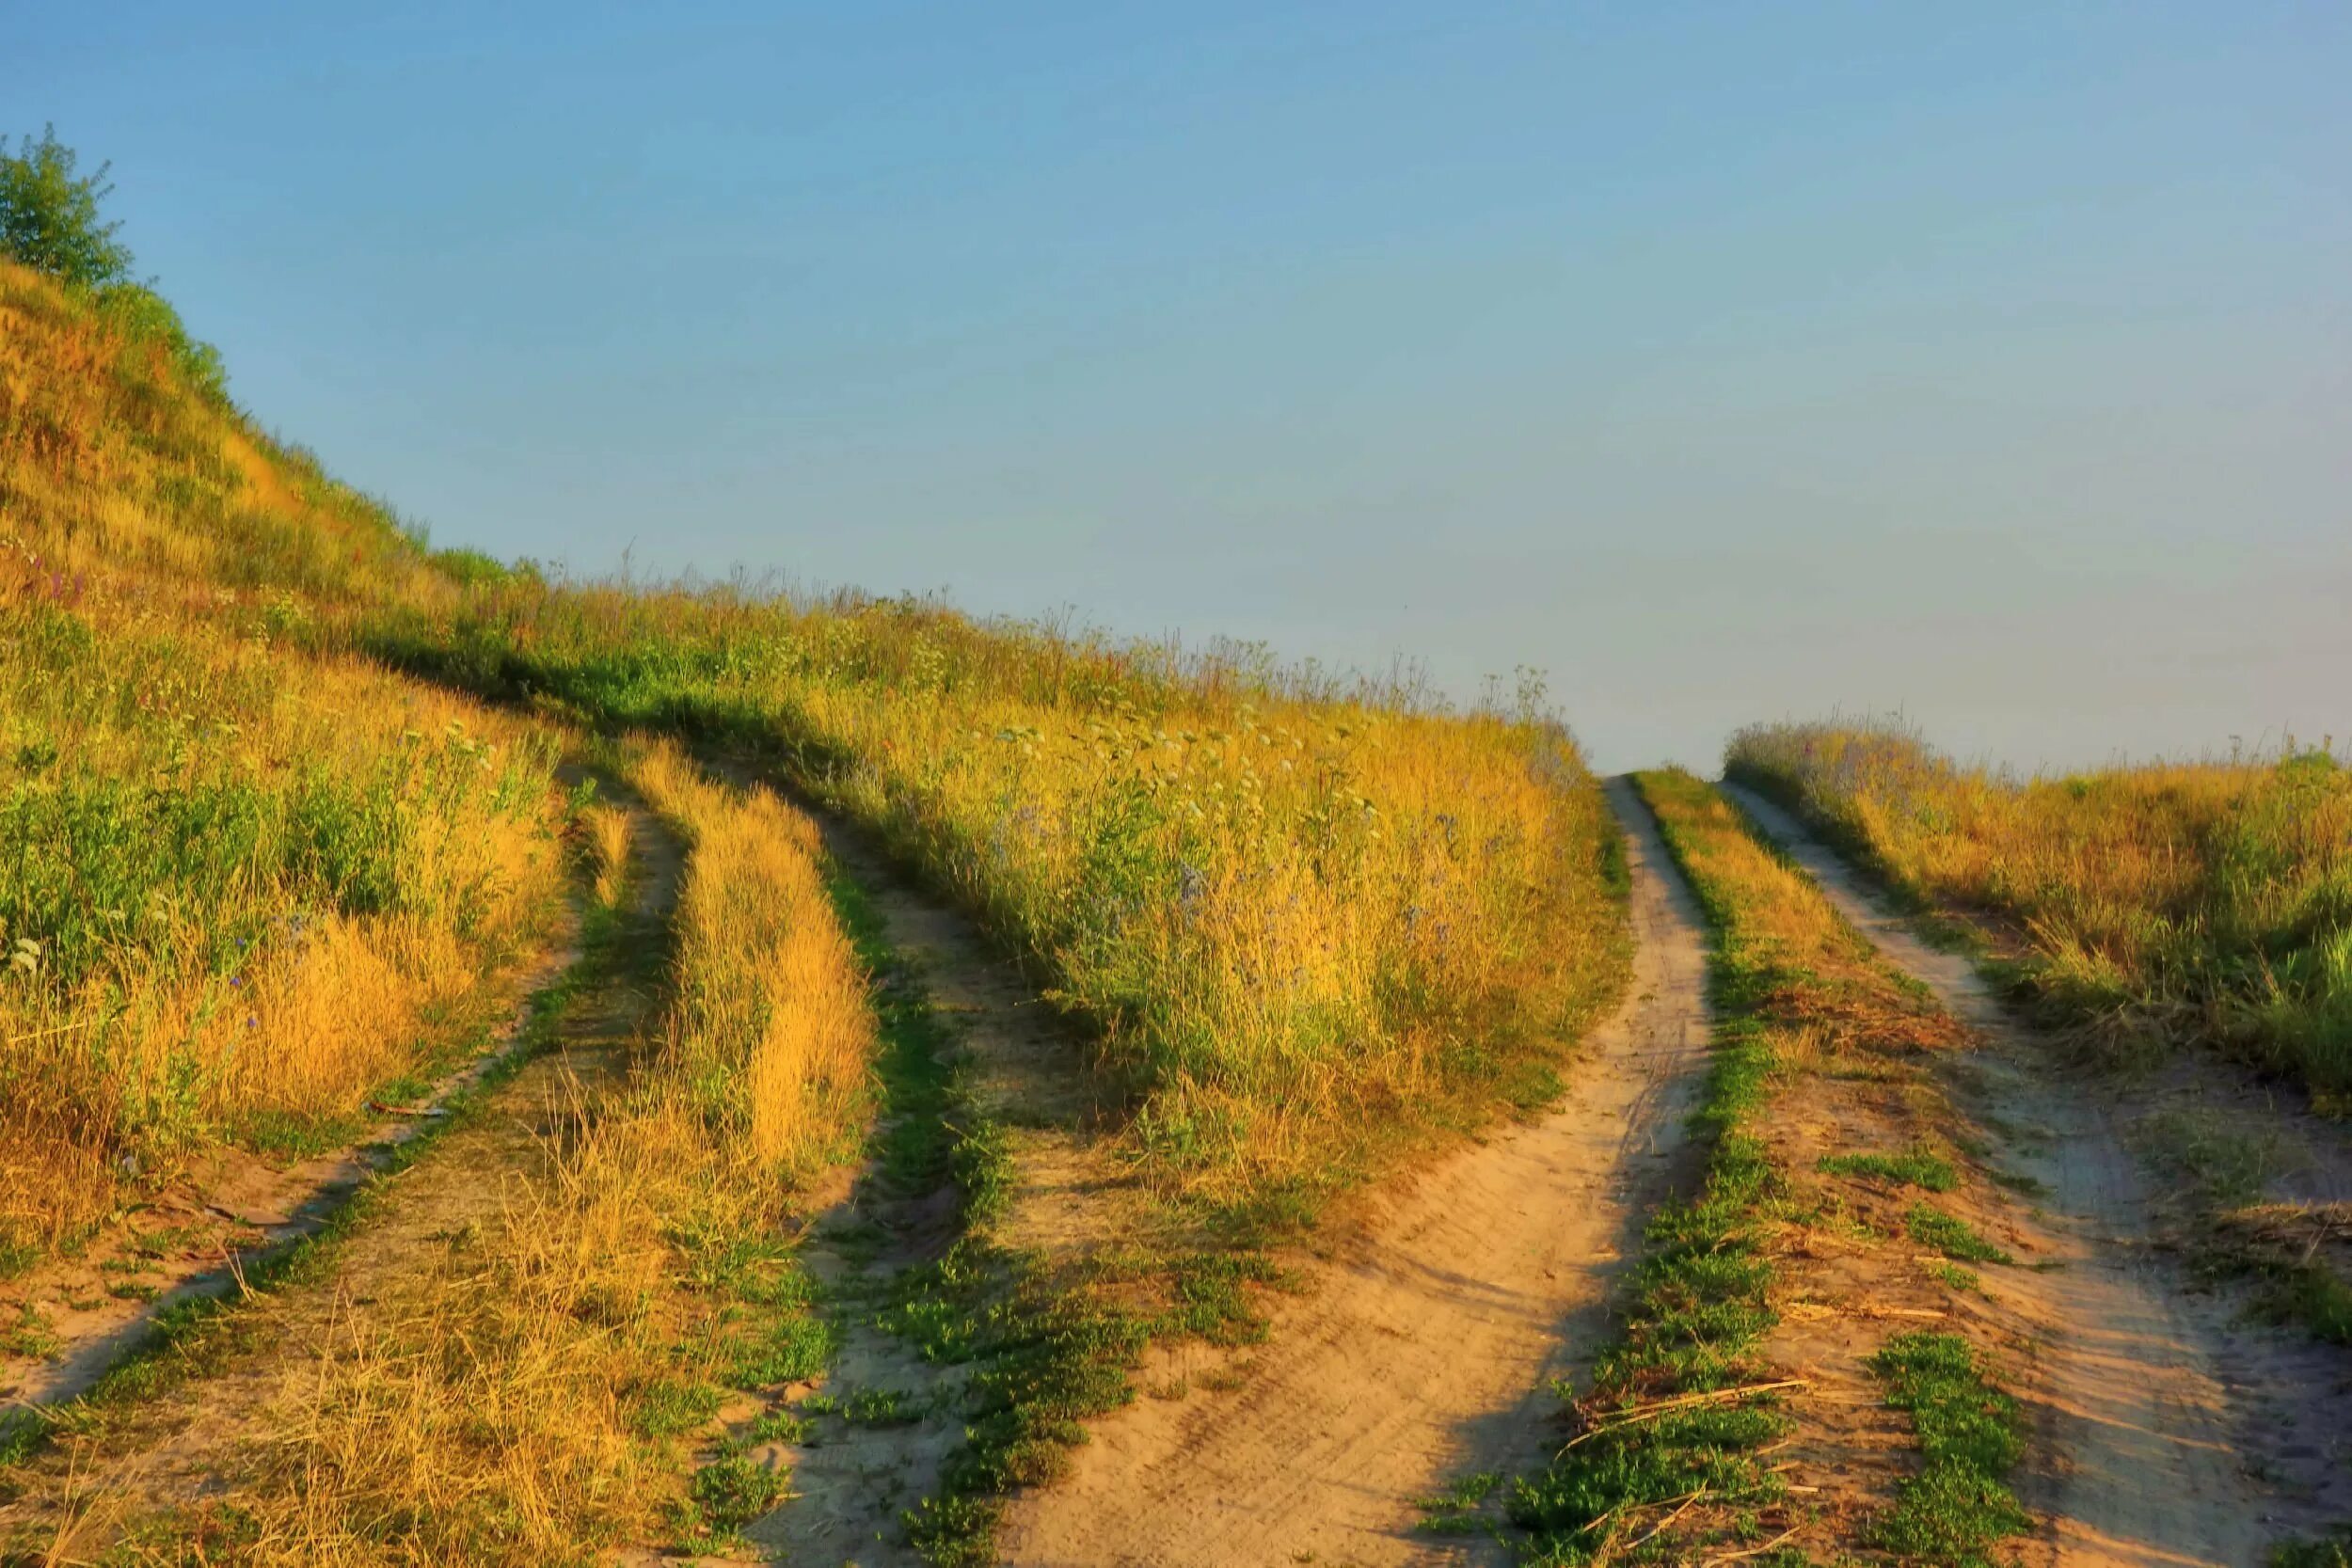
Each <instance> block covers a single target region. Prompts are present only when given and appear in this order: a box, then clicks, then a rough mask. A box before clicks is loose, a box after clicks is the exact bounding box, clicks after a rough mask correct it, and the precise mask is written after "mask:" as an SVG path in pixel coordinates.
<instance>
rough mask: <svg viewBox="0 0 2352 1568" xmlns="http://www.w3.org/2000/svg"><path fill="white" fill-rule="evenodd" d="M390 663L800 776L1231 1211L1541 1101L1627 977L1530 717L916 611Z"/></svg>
mask: <svg viewBox="0 0 2352 1568" xmlns="http://www.w3.org/2000/svg"><path fill="white" fill-rule="evenodd" d="M372 638H373V646H375V647H376V648H377V649H379V650H380V651H382V652H384V653H386V654H388V655H389V656H390V657H394V658H395V659H397V660H399V661H402V662H405V663H406V664H407V665H409V666H410V667H413V668H417V669H420V670H425V671H429V672H431V673H436V674H437V675H439V676H441V677H442V678H445V679H450V680H452V681H453V682H457V683H460V684H463V685H466V686H469V687H470V688H473V689H482V690H488V691H497V692H501V693H506V694H520V693H522V692H523V691H525V690H526V689H527V690H529V691H530V692H532V693H533V694H535V695H536V696H537V697H538V698H539V699H540V700H542V701H545V700H548V699H550V698H552V699H560V700H561V701H562V702H563V703H564V705H567V706H568V707H569V708H570V709H571V710H572V711H573V712H575V713H576V714H578V715H580V716H582V717H583V718H586V719H589V720H593V721H597V722H605V723H611V722H621V723H630V724H644V725H653V726H662V727H667V728H673V729H676V730H679V731H682V732H683V733H685V734H687V735H689V736H692V737H694V738H696V739H698V740H702V741H706V742H717V743H722V744H732V745H737V746H741V747H745V748H748V749H754V750H756V751H759V752H763V753H765V754H767V755H769V756H771V757H774V758H777V759H780V760H781V761H783V762H784V763H785V764H786V766H787V768H788V770H789V771H790V773H791V775H792V776H793V777H794V778H795V779H796V781H797V782H798V783H799V784H801V785H803V787H805V788H808V789H809V790H811V791H812V792H814V793H816V794H817V795H818V796H820V797H821V798H823V799H824V800H828V801H829V802H831V803H833V804H834V805H835V806H837V807H839V808H841V809H843V810H844V811H846V812H848V813H849V814H850V815H851V816H855V817H856V818H857V819H859V820H860V821H862V822H864V823H865V824H866V825H867V826H868V827H870V828H872V829H874V830H875V831H877V832H880V833H881V834H882V835H883V836H884V837H885V838H886V839H887V840H888V841H889V843H890V844H891V846H892V847H894V848H895V849H896V851H897V852H898V853H899V854H900V855H901V856H902V857H904V858H906V859H908V860H911V861H913V862H914V863H916V864H918V865H920V866H921V867H923V868H924V869H925V870H926V871H927V872H928V873H929V875H930V877H931V878H932V879H934V880H935V881H936V882H937V883H938V884H939V885H940V886H941V887H942V888H943V889H944V890H945V891H946V892H947V893H949V894H950V895H952V896H954V897H956V898H957V899H958V900H960V901H961V902H962V903H964V904H966V905H967V906H969V907H970V908H972V909H974V910H975V911H977V912H978V913H979V914H980V915H981V916H982V917H983V918H984V919H985V920H986V921H987V922H988V923H989V924H990V925H991V926H992V927H993V928H994V929H995V930H996V931H997V932H998V933H999V934H1000V935H1001V936H1003V937H1005V938H1007V939H1009V941H1011V942H1013V943H1014V944H1015V945H1016V946H1017V947H1018V948H1019V949H1020V950H1022V951H1023V952H1025V954H1027V955H1028V956H1029V957H1030V958H1032V959H1034V960H1035V962H1036V964H1037V967H1038V970H1039V972H1040V974H1041V976H1042V977H1043V978H1044V980H1045V981H1046V984H1047V987H1048V989H1049V991H1050V994H1051V995H1052V996H1053V997H1054V998H1055V999H1056V1000H1057V1001H1058V1002H1059V1003H1060V1004H1061V1005H1063V1006H1066V1007H1069V1008H1071V1009H1073V1010H1074V1011H1076V1012H1078V1013H1080V1014H1082V1015H1084V1016H1085V1017H1086V1018H1087V1019H1088V1020H1089V1022H1091V1023H1092V1024H1093V1025H1095V1027H1096V1028H1097V1029H1098V1030H1099V1032H1100V1035H1101V1037H1102V1040H1103V1049H1102V1060H1103V1062H1104V1067H1105V1069H1107V1070H1108V1071H1109V1072H1111V1073H1112V1074H1114V1075H1115V1076H1116V1077H1118V1078H1120V1080H1122V1081H1123V1082H1124V1083H1125V1084H1126V1085H1127V1086H1128V1087H1129V1088H1130V1089H1131V1090H1132V1091H1133V1093H1134V1095H1135V1097H1136V1119H1135V1123H1134V1136H1135V1139H1136V1143H1137V1144H1138V1146H1139V1147H1140V1148H1141V1149H1142V1150H1143V1151H1144V1153H1145V1154H1146V1155H1147V1157H1148V1159H1149V1162H1150V1164H1151V1165H1152V1168H1153V1169H1155V1170H1158V1171H1159V1172H1161V1173H1162V1174H1163V1175H1164V1176H1167V1177H1169V1178H1170V1179H1171V1180H1175V1181H1176V1182H1177V1183H1178V1184H1180V1185H1181V1186H1182V1187H1183V1188H1184V1190H1185V1191H1186V1192H1188V1193H1190V1194H1192V1195H1193V1196H1198V1197H1201V1198H1204V1199H1207V1200H1209V1201H1211V1202H1215V1203H1223V1204H1229V1205H1234V1206H1238V1207H1248V1206H1252V1205H1257V1206H1271V1207H1273V1208H1275V1209H1284V1208H1286V1207H1288V1206H1292V1205H1295V1204H1299V1203H1303V1202H1311V1200H1312V1197H1313V1196H1314V1194H1316V1193H1317V1192H1320V1191H1322V1190H1326V1189H1327V1187H1328V1186H1329V1185H1331V1184H1333V1183H1335V1182H1339V1181H1343V1180H1347V1179H1349V1178H1350V1177H1351V1176H1354V1175H1357V1174H1360V1173H1361V1172H1362V1171H1364V1170H1366V1169H1369V1168H1371V1167H1372V1166H1373V1165H1375V1164H1377V1163H1378V1162H1379V1161H1380V1160H1381V1159H1382V1158H1383V1157H1384V1156H1385V1155H1387V1154H1388V1153H1389V1152H1391V1151H1392V1150H1393V1149H1394V1148H1396V1147H1398V1146H1399V1145H1401V1144H1407V1143H1410V1142H1412V1141H1413V1140H1414V1139H1415V1138H1416V1137H1420V1136H1423V1135H1425V1134H1426V1132H1428V1130H1429V1128H1430V1127H1431V1126H1432V1124H1436V1123H1445V1122H1462V1121H1474V1120H1477V1119H1480V1118H1482V1117H1484V1116H1486V1115H1487V1114H1489V1108H1490V1107H1491V1106H1492V1105H1493V1104H1494V1102H1495V1101H1497V1100H1503V1101H1513V1102H1517V1103H1520V1104H1529V1103H1534V1102H1535V1101H1540V1100H1542V1099H1544V1098H1545V1097H1546V1096H1547V1095H1548V1093H1549V1091H1550V1089H1551V1088H1552V1086H1553V1085H1554V1082H1555V1080H1554V1079H1553V1078H1552V1076H1551V1068H1552V1065H1553V1064H1554V1063H1556V1062H1557V1061H1558V1060H1559V1059H1560V1056H1561V1053H1562V1051H1563V1048H1564V1046H1565V1042H1566V1041H1567V1040H1568V1039H1569V1038H1571V1037H1573V1035H1574V1033H1575V1032H1576V1031H1577V1029H1578V1028H1579V1027H1580V1026H1581V1024H1582V1023H1583V1022H1586V1021H1587V1020H1589V1019H1590V1018H1591V1017H1592V1016H1593V1015H1594V1014H1595V1012H1596V1011H1597V1009H1598V1007H1599V1006H1602V1005H1603V1004H1604V1003H1605V1001H1606V999H1607V998H1608V997H1609V996H1610V995H1611V994H1612V993H1613V990H1614V989H1615V987H1616V986H1617V984H1618V983H1619V980H1620V978H1621V975H1622V973H1623V965H1624V949H1623V927H1622V914H1621V908H1620V902H1619V899H1618V896H1617V895H1616V892H1615V889H1614V885H1613V868H1614V865H1615V860H1614V855H1615V843H1614V837H1613V829H1612V828H1611V827H1610V825H1609V822H1608V819H1607V816H1606V811H1605V808H1604V807H1603V805H1602V803H1601V800H1600V797H1599V793H1598V791H1597V788H1596V787H1595V785H1594V783H1593V781H1592V779H1591V778H1590V776H1589V775H1588V774H1587V772H1586V771H1585V769H1584V767H1583V765H1582V762H1581V758H1580V757H1579V755H1578V753H1577V752H1576V749H1575V747H1574V745H1573V743H1572V742H1571V741H1570V739H1569V737H1568V736H1567V735H1566V734H1565V732H1564V731H1563V730H1561V729H1560V728H1559V727H1558V726H1556V725H1554V724H1551V723H1549V722H1548V721H1544V720H1542V719H1540V718H1539V717H1536V715H1535V714H1534V711H1533V709H1532V708H1531V709H1530V710H1529V711H1528V712H1526V713H1524V714H1513V715H1506V714H1503V713H1500V712H1492V711H1479V712H1472V713H1462V714H1457V713H1450V712H1441V711H1437V710H1435V709H1434V708H1432V707H1431V706H1429V705H1427V704H1425V703H1422V702H1420V701H1419V700H1418V699H1416V698H1415V696H1414V695H1413V694H1412V693H1411V692H1409V691H1405V690H1397V689H1359V688H1358V687H1354V686H1343V685H1341V684H1339V683H1333V682H1327V681H1323V680H1320V679H1319V678H1317V677H1315V676H1313V675H1312V674H1311V673H1307V674H1303V675H1302V674H1299V673H1284V672H1281V671H1279V670H1276V669H1274V668H1272V667H1271V666H1270V665H1268V664H1266V663H1265V662H1264V661H1263V658H1262V657H1256V656H1250V657H1241V656H1234V655H1230V654H1229V655H1225V656H1216V657H1179V656H1178V655H1177V654H1176V653H1174V652H1173V651H1172V650H1169V649H1165V648H1159V647H1148V646H1147V647H1137V646H1130V645H1125V644H1115V643H1111V642H1108V641H1103V640H1100V639H1094V638H1088V637H1078V636H1072V635H1067V634H1064V633H1062V632H1059V631H1057V630H1055V629H1053V628H1047V627H1041V626H1025V625H1009V624H993V625H981V624H978V623H975V622H973V621H971V620H969V619H967V618H966V617H964V616H961V615H960V614H957V613H955V612H953V611H951V610H945V609H941V608H939V607H936V606H929V605H921V604H912V603H905V602H898V603H869V602H865V601H859V600H854V599H843V600H836V601H832V602H827V603H823V604H808V605H801V604H795V603H791V602H788V601H785V600H781V599H762V598H755V597H751V596H747V595H743V594H734V593H723V592H712V593H703V594H688V593H683V592H667V591H664V592H645V591H628V590H625V589H622V588H590V589H564V590H557V591H543V590H540V589H538V588H536V587H533V586H531V585H527V584H510V585H506V586H503V587H498V588H490V589H484V590H481V591H479V592H477V593H476V594H474V596H473V599H472V604H471V608H470V609H469V610H468V611H467V612H465V613H463V614H461V615H458V616H455V617H440V616H422V615H409V616H405V617H403V618H396V619H395V620H394V621H391V622H384V623H379V625H378V627H377V629H376V630H375V631H374V632H373V634H372Z"/></svg>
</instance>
